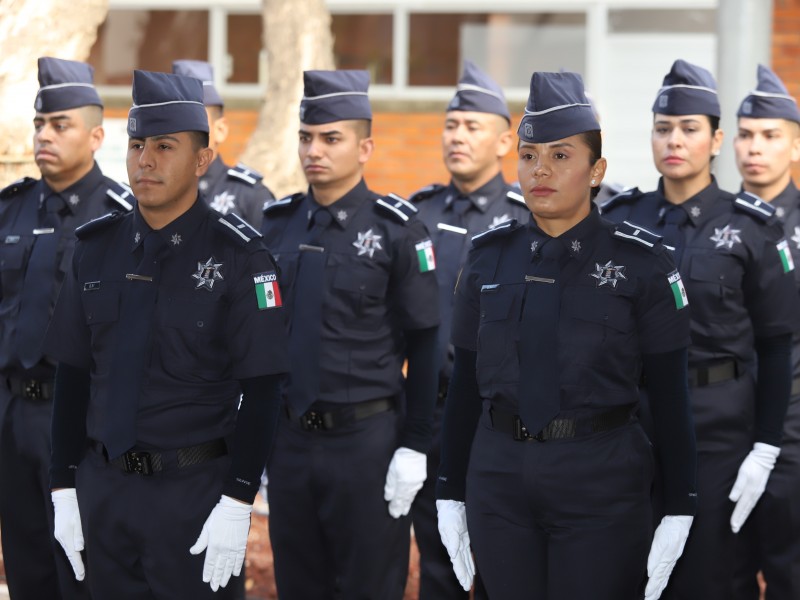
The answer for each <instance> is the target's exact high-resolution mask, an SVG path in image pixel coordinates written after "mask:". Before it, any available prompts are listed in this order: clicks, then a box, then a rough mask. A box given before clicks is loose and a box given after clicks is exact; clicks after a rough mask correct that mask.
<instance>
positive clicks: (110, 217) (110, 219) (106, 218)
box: [75, 210, 125, 240]
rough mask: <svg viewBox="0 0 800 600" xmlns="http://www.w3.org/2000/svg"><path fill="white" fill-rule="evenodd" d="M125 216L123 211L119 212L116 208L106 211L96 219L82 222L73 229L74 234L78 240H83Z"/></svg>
mask: <svg viewBox="0 0 800 600" xmlns="http://www.w3.org/2000/svg"><path fill="white" fill-rule="evenodd" d="M123 216H125V213H123V212H120V211H118V210H115V211H112V212H110V213H106V214H104V215H101V216H99V217H97V218H96V219H92V220H91V221H89V222H88V223H84V224H83V225H81V226H80V227H78V228H77V229H76V230H75V236H76V237H77V238H78V239H79V240H85V239H88V238H89V237H91V236H92V234H95V233H97V232H98V231H102V230H104V229H107V228H108V227H110V226H111V225H112V224H114V223H116V222H117V221H119V219H121V218H122V217H123Z"/></svg>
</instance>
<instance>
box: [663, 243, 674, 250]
mask: <svg viewBox="0 0 800 600" xmlns="http://www.w3.org/2000/svg"><path fill="white" fill-rule="evenodd" d="M662 246H664V248H666V249H667V250H671V251H672V252H675V246H667V245H666V244H663V243H662Z"/></svg>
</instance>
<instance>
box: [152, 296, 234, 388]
mask: <svg viewBox="0 0 800 600" xmlns="http://www.w3.org/2000/svg"><path fill="white" fill-rule="evenodd" d="M209 296H210V295H209ZM225 306H226V303H225V302H224V300H222V299H221V298H214V297H210V298H208V299H203V300H201V299H199V298H191V297H190V298H186V297H185V296H173V297H171V298H170V299H169V302H168V305H167V308H166V310H165V311H164V317H163V318H164V321H163V324H164V328H163V330H162V331H160V332H159V347H160V348H159V350H160V353H161V360H162V367H163V368H164V370H165V371H167V372H170V373H172V374H173V375H174V376H175V377H176V378H179V379H187V380H188V381H217V380H218V379H219V378H221V377H222V376H223V374H224V372H225V370H226V369H227V368H228V367H229V363H228V359H227V348H228V346H227V342H226V337H225V314H226V312H225Z"/></svg>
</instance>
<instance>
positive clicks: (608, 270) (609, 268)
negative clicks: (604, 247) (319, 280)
mask: <svg viewBox="0 0 800 600" xmlns="http://www.w3.org/2000/svg"><path fill="white" fill-rule="evenodd" d="M594 268H595V271H594V273H589V277H594V278H595V279H597V287H601V286H604V285H605V284H607V283H608V284H610V285H611V287H613V288H616V287H617V283H618V282H619V281H621V280H623V279H627V277H625V266H624V265H615V264H614V263H613V262H612V261H608V262H607V263H606V264H604V265H601V264H600V263H594Z"/></svg>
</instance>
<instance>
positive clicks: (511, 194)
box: [506, 190, 525, 204]
mask: <svg viewBox="0 0 800 600" xmlns="http://www.w3.org/2000/svg"><path fill="white" fill-rule="evenodd" d="M506 198H509V199H511V200H513V201H514V202H519V203H520V204H525V196H523V195H522V194H520V193H519V192H517V191H514V190H508V191H507V192H506Z"/></svg>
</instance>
